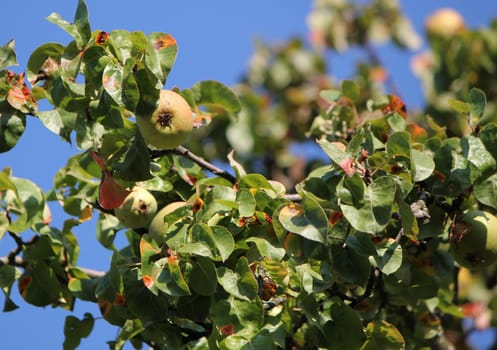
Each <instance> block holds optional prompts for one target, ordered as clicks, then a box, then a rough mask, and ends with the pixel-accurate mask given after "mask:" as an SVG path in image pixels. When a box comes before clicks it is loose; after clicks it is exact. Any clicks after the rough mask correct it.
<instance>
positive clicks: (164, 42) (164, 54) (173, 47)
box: [149, 32, 178, 83]
mask: <svg viewBox="0 0 497 350" xmlns="http://www.w3.org/2000/svg"><path fill="white" fill-rule="evenodd" d="M149 41H150V43H151V45H152V47H153V52H154V54H155V55H156V57H157V60H158V62H159V67H160V70H161V75H160V76H159V79H160V80H161V81H162V82H163V83H165V82H166V79H167V77H168V75H169V72H171V69H172V67H173V64H174V61H175V60H176V54H177V53H178V45H177V44H176V39H174V38H173V37H172V36H171V35H170V34H167V33H163V32H154V33H152V34H150V35H149ZM150 54H151V53H150Z"/></svg>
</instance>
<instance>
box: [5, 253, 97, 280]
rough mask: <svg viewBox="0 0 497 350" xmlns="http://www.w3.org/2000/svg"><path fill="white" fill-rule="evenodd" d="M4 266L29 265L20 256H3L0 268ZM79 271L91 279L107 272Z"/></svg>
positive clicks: (23, 266)
mask: <svg viewBox="0 0 497 350" xmlns="http://www.w3.org/2000/svg"><path fill="white" fill-rule="evenodd" d="M4 265H11V266H16V267H22V268H26V267H27V266H28V265H29V263H28V262H27V261H25V260H24V259H23V258H22V257H20V256H15V257H14V258H13V259H12V260H11V258H10V257H9V256H2V257H0V266H4ZM78 269H80V270H81V271H83V272H84V273H85V274H86V275H88V277H90V278H99V277H103V276H104V275H105V271H98V270H93V269H89V268H86V267H78Z"/></svg>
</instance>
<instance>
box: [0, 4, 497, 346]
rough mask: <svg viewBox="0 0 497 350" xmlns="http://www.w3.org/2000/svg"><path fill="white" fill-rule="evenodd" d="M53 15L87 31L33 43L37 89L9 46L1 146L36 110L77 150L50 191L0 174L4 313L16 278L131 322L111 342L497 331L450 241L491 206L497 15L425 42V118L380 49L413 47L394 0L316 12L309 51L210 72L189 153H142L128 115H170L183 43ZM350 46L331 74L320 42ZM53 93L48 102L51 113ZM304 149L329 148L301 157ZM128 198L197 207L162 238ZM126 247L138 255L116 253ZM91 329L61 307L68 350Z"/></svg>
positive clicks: (317, 339) (261, 50)
mask: <svg viewBox="0 0 497 350" xmlns="http://www.w3.org/2000/svg"><path fill="white" fill-rule="evenodd" d="M48 20H49V21H50V22H52V23H54V24H56V25H58V26H59V27H61V28H62V29H63V30H65V31H66V32H67V33H69V34H70V35H71V36H72V38H73V40H72V41H71V42H69V43H68V44H66V45H64V44H59V43H47V44H44V45H41V46H40V47H39V48H37V49H36V50H35V51H34V52H33V53H32V55H31V57H30V58H29V61H28V64H27V71H26V76H25V75H24V74H16V73H14V72H13V71H11V70H8V69H7V67H9V66H12V65H14V64H16V58H15V52H14V43H13V42H9V43H7V44H5V45H4V46H2V47H1V48H0V68H1V69H3V70H2V71H0V151H2V152H7V151H9V150H10V149H12V148H13V147H15V145H16V143H17V141H18V140H19V138H20V137H22V134H23V132H24V129H25V128H26V122H27V120H29V118H38V119H39V120H40V121H41V122H42V123H43V124H44V125H45V126H46V127H47V128H48V129H49V130H51V131H52V132H53V133H55V134H57V135H58V136H60V138H61V140H63V141H65V142H70V143H73V144H74V145H75V147H76V148H77V149H78V153H76V154H75V155H74V156H72V157H71V158H70V159H68V161H67V164H66V166H65V167H64V168H62V169H60V170H59V171H58V173H57V174H56V176H55V177H54V182H53V184H54V185H53V189H52V190H50V191H48V192H47V193H44V192H43V191H42V190H41V189H40V188H39V187H38V186H37V185H36V184H35V183H34V182H32V181H31V180H29V179H24V178H18V177H16V176H15V175H14V174H13V173H12V171H11V170H10V169H9V168H5V169H3V170H2V172H0V207H1V210H0V238H2V239H8V237H11V238H12V239H13V241H14V244H15V247H14V248H13V250H12V251H11V252H10V254H9V255H8V256H6V257H4V258H2V260H1V263H0V282H1V287H2V290H3V292H4V294H5V302H4V311H6V312H7V311H13V310H15V309H16V308H17V307H18V306H17V305H16V304H15V302H14V301H13V300H12V299H11V297H10V293H11V291H12V288H13V286H14V284H17V287H18V288H19V291H20V294H21V295H22V297H23V298H24V300H25V301H26V302H27V303H30V304H33V305H36V306H47V305H52V306H56V307H62V308H66V309H68V310H71V309H72V308H73V307H74V303H76V302H81V301H86V302H93V303H98V305H99V307H100V310H101V313H102V316H103V318H104V319H105V320H106V321H107V322H109V323H111V324H113V325H116V326H117V327H119V329H120V332H119V334H118V336H117V337H116V339H114V340H112V341H111V342H109V345H110V347H111V348H112V349H121V348H122V347H123V345H124V344H125V343H126V342H128V341H129V342H131V344H132V345H133V346H134V347H136V348H140V347H141V345H142V344H143V343H146V344H148V345H150V346H151V347H153V348H156V349H172V348H174V349H179V348H185V349H204V348H212V349H250V348H264V349H277V348H295V349H310V348H330V349H379V348H381V349H383V348H385V349H414V348H416V349H418V348H443V346H444V345H443V344H446V343H449V342H454V341H464V337H465V336H466V335H467V334H466V333H465V330H464V328H463V324H462V320H463V318H465V317H469V318H475V319H476V321H478V322H479V323H477V324H479V325H480V326H481V325H482V324H483V326H482V327H488V326H489V325H490V323H494V322H495V320H490V317H489V316H488V315H489V314H490V310H493V308H495V300H494V299H495V297H496V295H497V294H496V293H495V281H496V279H495V272H496V266H495V264H492V265H491V266H490V267H489V268H487V269H484V270H475V271H469V270H467V269H464V268H460V267H459V266H458V265H457V263H455V262H454V258H453V256H452V252H451V251H450V248H449V246H450V244H449V242H450V239H451V238H452V228H453V226H455V224H456V223H458V219H459V218H460V216H461V215H462V214H463V213H465V212H467V211H472V210H485V211H487V212H492V213H495V212H496V211H497V193H496V191H495V188H496V183H497V157H496V155H497V141H496V139H495V135H496V134H497V119H496V118H497V114H496V109H495V95H496V92H495V87H494V86H493V85H492V81H493V80H494V78H495V77H496V73H495V72H496V70H495V64H494V63H493V62H496V60H495V57H496V55H497V45H495V37H496V35H497V26H496V25H495V23H494V24H492V25H491V26H490V27H489V28H485V29H480V30H470V29H467V28H464V30H463V31H462V32H460V33H456V34H454V35H453V36H451V37H436V36H435V37H430V38H429V41H430V44H431V51H430V52H429V53H423V54H422V56H420V57H418V58H417V60H416V61H415V62H414V63H415V68H416V71H417V72H418V74H419V75H420V77H421V80H422V81H423V83H424V86H425V91H426V94H427V95H426V97H427V106H426V110H425V111H422V112H414V111H409V113H407V110H406V107H405V105H404V103H403V102H402V100H401V99H400V98H399V97H398V96H397V94H396V91H395V87H394V85H393V84H392V81H391V80H390V78H389V72H388V71H387V69H386V68H385V67H383V66H382V64H381V61H380V59H379V58H378V55H376V53H375V51H374V50H375V43H376V42H378V41H392V42H393V43H394V44H395V45H397V46H398V47H399V49H402V50H404V49H412V48H417V47H418V46H419V41H420V40H421V39H420V38H419V37H418V36H417V34H416V33H414V32H413V31H412V28H411V26H410V24H409V22H408V20H407V18H406V17H404V16H403V14H402V12H401V10H400V9H399V8H398V6H397V5H396V3H395V2H393V1H386V0H375V1H371V2H370V3H368V4H365V5H357V4H354V3H349V2H345V1H336V0H335V1H332V0H328V1H324V0H321V1H315V6H314V8H313V10H312V13H311V14H310V15H309V17H308V20H309V26H310V28H311V34H312V35H311V44H314V47H309V45H308V44H309V43H306V42H305V40H303V39H300V38H295V39H292V40H290V41H288V42H287V43H285V44H284V45H282V46H279V47H274V46H270V45H267V44H265V43H259V44H258V46H257V47H256V52H255V53H254V55H253V57H252V59H251V64H250V65H249V67H248V69H247V72H246V75H245V77H244V79H243V80H242V81H241V82H240V83H239V84H238V85H236V86H234V87H233V88H229V87H227V86H225V85H223V84H222V83H220V82H217V81H214V80H211V81H201V82H199V83H197V84H195V85H194V86H192V87H190V88H184V89H179V88H175V90H176V91H178V92H179V93H180V94H181V95H182V96H183V97H184V98H185V99H186V100H187V101H188V103H189V104H190V106H191V108H192V111H193V112H194V118H195V125H196V130H194V132H193V134H192V136H191V138H190V139H189V140H188V142H187V144H188V146H189V148H188V149H187V148H185V147H183V146H179V147H177V148H175V149H173V150H168V151H166V150H158V149H154V148H152V147H148V146H147V145H146V143H145V141H144V140H143V137H142V135H141V134H140V131H139V129H138V128H137V127H136V124H135V120H136V119H135V118H146V117H147V116H150V115H151V114H152V112H153V111H154V109H155V108H156V105H157V99H158V96H159V91H160V89H162V88H164V86H165V84H166V83H167V77H168V74H169V73H170V71H171V69H173V64H174V61H175V58H176V52H177V43H176V41H175V39H174V38H173V36H171V35H170V34H168V33H151V34H148V35H146V34H144V33H142V32H129V31H126V30H115V31H111V32H108V33H107V32H103V31H95V32H92V31H91V27H90V23H89V20H88V10H87V7H86V4H85V2H84V0H79V1H78V6H77V10H76V14H75V18H74V21H73V23H70V22H68V21H66V20H64V19H62V18H61V17H60V16H59V15H58V14H52V15H50V16H49V17H48ZM351 46H358V47H360V48H362V49H364V53H365V60H364V62H362V63H360V64H359V65H358V67H357V76H356V77H354V79H351V80H345V81H341V82H338V83H337V82H335V81H334V79H333V78H332V77H331V76H329V75H328V74H329V70H328V68H327V67H326V60H325V51H327V50H339V51H343V50H347V49H348V48H349V47H351ZM447 51H449V52H451V54H450V55H447V54H446V52H447ZM26 78H27V81H28V82H29V83H30V84H31V86H32V88H30V87H29V86H28V83H27V82H26V81H25V80H26ZM388 90H393V91H388ZM387 92H389V93H387ZM43 100H46V102H48V104H49V105H51V106H52V109H50V110H43V111H42V110H38V102H39V101H43ZM454 121H455V122H454ZM314 140H316V142H314ZM310 142H312V144H313V145H314V146H315V148H314V150H315V151H314V152H315V153H320V154H322V155H323V156H320V157H316V158H311V157H309V158H299V157H297V156H296V155H295V154H294V153H293V152H292V149H293V147H294V146H295V145H302V144H303V143H304V144H309V143H310ZM231 150H234V152H231ZM215 162H224V163H226V167H227V168H228V169H229V170H223V169H220V168H218V167H216V166H215V165H214V163H215ZM134 186H138V187H142V188H144V189H147V190H148V191H150V192H151V193H152V194H153V196H154V198H155V199H156V201H157V203H158V207H159V208H163V207H165V206H166V205H167V204H169V203H172V202H178V201H180V202H184V205H182V206H178V207H177V208H175V209H174V210H172V211H171V212H170V213H169V214H168V215H167V216H166V217H165V218H164V219H163V220H164V222H165V224H166V225H163V227H164V229H165V230H166V231H165V232H163V235H164V236H163V239H157V241H155V240H154V239H153V238H152V236H150V235H149V234H148V230H147V227H144V228H137V229H128V228H126V227H125V226H124V225H123V224H122V223H120V222H119V220H118V219H117V218H116V216H115V215H114V209H115V207H116V206H118V205H119V203H120V202H119V201H120V198H123V197H125V195H126V194H127V193H129V191H128V190H130V189H132V188H133V187H134ZM51 202H55V203H54V205H55V204H58V205H61V206H62V208H63V209H64V211H65V213H66V214H67V215H68V218H67V219H66V220H65V221H64V224H63V226H62V227H61V228H57V227H54V226H52V224H51V220H50V209H49V203H51ZM116 202H117V205H108V204H107V203H116ZM121 202H122V200H121ZM92 218H95V219H96V222H97V224H96V229H95V231H96V237H97V240H98V242H99V243H100V244H102V245H103V246H104V247H105V248H107V249H108V250H109V255H110V256H111V262H110V266H109V267H108V268H107V269H106V271H105V272H99V271H92V270H88V269H85V268H84V267H81V266H78V256H79V254H80V253H81V254H87V253H88V252H84V251H80V249H79V246H78V241H77V237H76V236H75V235H74V233H73V232H72V230H73V228H74V227H76V226H78V225H83V224H85V222H86V221H88V220H90V219H92ZM30 233H32V236H31V238H29V239H28V240H26V238H25V237H26V235H28V234H30ZM116 235H125V236H126V238H127V240H128V242H129V244H128V245H127V246H126V247H124V248H121V249H117V248H116V247H115V245H114V239H115V237H116ZM470 281H472V282H470ZM473 286H480V288H482V287H485V288H487V289H488V290H487V293H485V294H484V295H483V296H482V294H481V293H480V294H478V293H477V292H475V289H474V288H473ZM482 315H483V316H482ZM482 317H487V319H482ZM96 318H97V317H96V316H95V315H91V314H89V313H88V314H85V315H84V317H83V318H82V319H81V320H80V319H79V318H77V317H76V316H72V315H71V316H68V317H67V319H66V324H65V327H64V334H65V337H66V338H65V341H64V349H74V348H76V347H77V346H78V345H79V343H80V341H81V340H82V338H85V337H87V336H89V335H90V333H91V330H92V328H93V327H94V322H95V319H96ZM482 322H483V323H482ZM456 338H458V339H456ZM454 339H456V340H454Z"/></svg>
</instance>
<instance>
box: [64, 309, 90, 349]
mask: <svg viewBox="0 0 497 350" xmlns="http://www.w3.org/2000/svg"><path fill="white" fill-rule="evenodd" d="M94 323H95V321H94V319H93V316H92V315H91V314H90V313H88V312H87V313H85V315H84V317H83V319H82V320H79V319H78V318H77V317H74V316H71V315H69V316H66V321H65V323H64V336H65V339H64V345H63V349H64V350H73V349H76V348H77V347H78V346H79V344H80V343H81V339H82V338H86V337H88V336H89V335H90V333H91V331H92V329H93V325H94Z"/></svg>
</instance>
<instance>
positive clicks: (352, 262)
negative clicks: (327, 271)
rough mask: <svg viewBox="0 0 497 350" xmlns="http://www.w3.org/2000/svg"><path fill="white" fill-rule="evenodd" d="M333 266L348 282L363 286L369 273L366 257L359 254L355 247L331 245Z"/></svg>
mask: <svg viewBox="0 0 497 350" xmlns="http://www.w3.org/2000/svg"><path fill="white" fill-rule="evenodd" d="M331 252H332V254H333V266H334V268H335V270H336V271H337V272H338V273H339V274H340V277H341V278H343V279H344V281H347V282H349V283H353V284H355V285H358V286H365V285H366V282H367V281H368V279H369V276H370V273H371V264H370V263H369V260H368V257H367V256H364V255H359V254H358V253H356V251H355V249H352V248H349V247H345V248H342V247H341V246H332V250H331Z"/></svg>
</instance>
